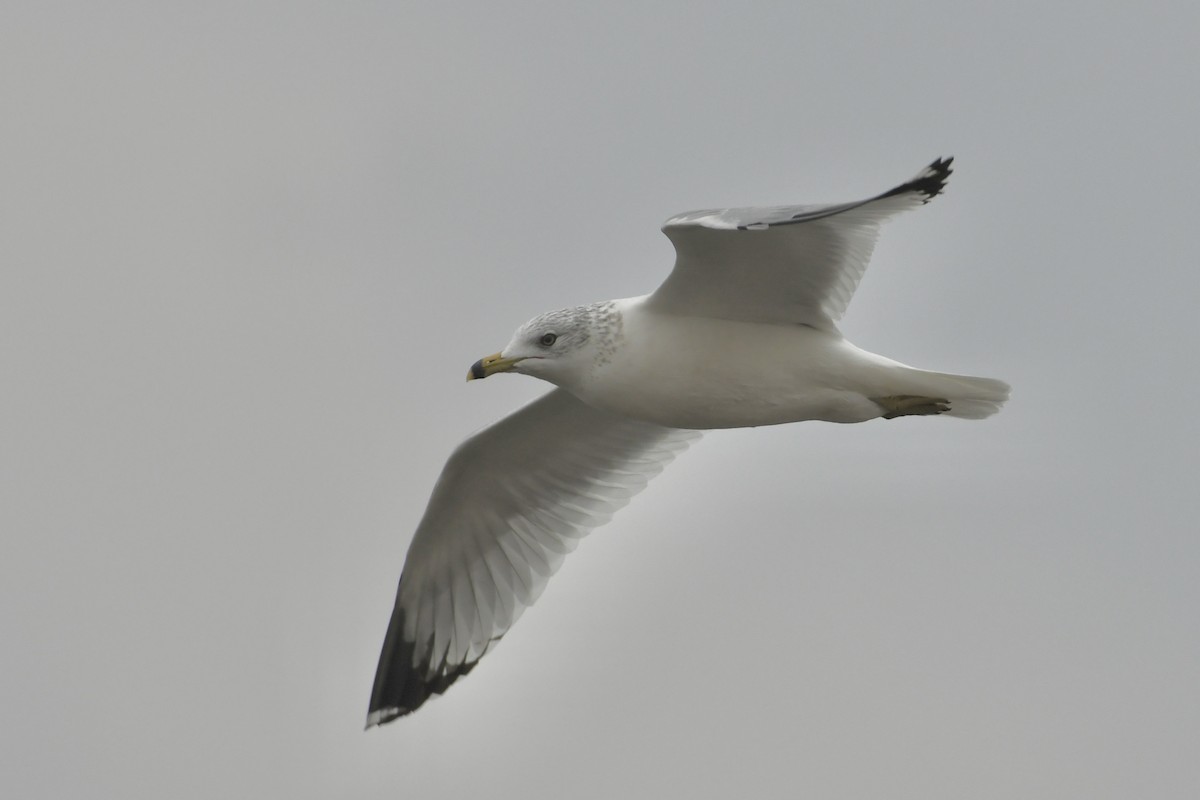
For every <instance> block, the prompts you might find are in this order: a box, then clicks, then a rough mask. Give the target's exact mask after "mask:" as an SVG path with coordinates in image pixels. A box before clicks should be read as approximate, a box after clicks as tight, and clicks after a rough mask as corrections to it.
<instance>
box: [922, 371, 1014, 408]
mask: <svg viewBox="0 0 1200 800" xmlns="http://www.w3.org/2000/svg"><path fill="white" fill-rule="evenodd" d="M916 372H919V373H920V376H919V380H920V385H921V387H922V388H921V391H920V394H924V395H928V396H933V397H944V398H946V399H947V400H949V401H950V410H949V411H947V412H946V416H949V417H960V418H962V419H983V418H985V417H990V416H991V415H992V414H995V413H996V412H997V411H999V410H1000V407H1001V406H1003V405H1004V403H1005V401H1007V400H1008V395H1009V391H1010V390H1009V386H1008V384H1007V383H1005V382H1004V381H998V380H996V379H994V378H976V377H972V376H970V375H951V374H949V373H945V372H925V371H922V370H916Z"/></svg>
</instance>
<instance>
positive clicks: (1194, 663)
mask: <svg viewBox="0 0 1200 800" xmlns="http://www.w3.org/2000/svg"><path fill="white" fill-rule="evenodd" d="M1198 34H1200V11H1197V9H1196V6H1195V4H1194V3H1184V2H1178V3H1158V4H1153V3H1152V4H1141V5H1139V6H1138V7H1137V8H1134V7H1133V4H1117V3H1110V4H1108V6H1107V7H1103V6H1098V5H1096V4H1094V3H1082V2H1069V3H1059V4H1052V7H1050V8H1047V7H1046V4H1044V3H1021V2H1007V3H995V4H964V3H951V2H945V3H921V4H904V3H886V4H885V3H867V4H857V5H852V4H814V3H804V4H797V3H794V2H792V3H740V4H733V3H670V4H669V3H656V4H653V5H651V6H649V7H647V6H646V4H642V3H618V4H614V3H606V4H589V7H587V8H582V7H576V6H574V5H573V4H557V3H506V4H490V3H488V4H485V3H477V4H473V5H472V4H462V5H459V6H456V7H451V5H450V4H446V3H428V4H425V3H403V4H386V3H353V4H351V3H329V4H305V3H294V2H288V3H257V4H245V3H206V4H203V5H201V4H186V5H183V6H180V5H178V4H169V5H168V4H156V3H146V4H121V3H109V4H95V3H61V4H44V3H9V4H7V5H6V6H5V11H4V12H3V20H2V24H0V101H2V102H3V108H4V113H3V114H2V115H0V144H2V145H3V146H2V147H0V186H2V188H0V204H2V207H0V270H2V272H0V353H2V363H3V372H2V375H3V378H2V381H3V392H2V397H3V408H4V413H3V414H2V415H0V469H2V470H3V475H2V477H3V480H2V484H0V492H2V493H3V497H2V501H0V515H2V520H0V522H2V524H3V531H4V534H3V540H2V542H0V548H2V549H0V640H2V641H3V642H4V643H5V644H4V647H3V649H2V651H0V716H2V717H3V720H4V721H3V724H2V725H0V752H3V753H5V758H4V761H5V766H4V769H3V773H4V774H3V777H2V778H0V784H2V785H3V786H4V789H5V793H6V794H7V795H9V796H13V797H18V796H19V797H23V798H41V797H45V798H61V797H89V798H92V797H95V798H162V797H171V798H210V797H255V798H262V797H289V798H325V797H361V798H375V797H379V798H383V797H410V798H412V797H423V798H443V797H444V798H457V797H463V796H479V797H488V798H526V799H528V798H563V797H570V798H598V799H599V798H612V797H631V798H641V797H655V798H657V797H696V798H709V797H712V798H726V797H733V796H739V797H747V796H754V797H797V796H799V797H821V798H863V797H888V798H921V800H929V798H963V797H971V798H1005V799H1006V800H1009V799H1011V798H1015V797H1022V798H1037V797H1053V798H1065V797H1087V798H1089V800H1091V799H1094V798H1129V797H1134V796H1137V797H1154V798H1160V799H1161V798H1192V797H1196V796H1197V795H1200V766H1198V765H1197V763H1196V761H1195V752H1196V744H1197V741H1198V740H1200V688H1198V682H1197V676H1198V675H1200V622H1198V616H1200V615H1198V614H1197V608H1198V607H1200V589H1198V588H1197V587H1198V585H1200V582H1198V581H1197V577H1196V569H1197V563H1200V544H1198V542H1197V536H1196V530H1195V528H1196V525H1195V522H1194V518H1195V516H1196V512H1197V511H1198V508H1197V506H1198V501H1197V498H1196V489H1195V478H1196V452H1197V445H1198V444H1200V442H1198V441H1197V439H1198V437H1197V423H1196V416H1195V410H1194V409H1193V408H1192V403H1193V402H1194V400H1195V398H1196V397H1197V396H1200V379H1198V378H1197V372H1196V364H1197V363H1198V362H1200V336H1197V332H1196V329H1195V326H1194V324H1193V322H1192V319H1193V316H1194V314H1195V305H1196V300H1197V297H1200V269H1198V268H1197V266H1198V263H1200V259H1198V256H1200V253H1198V250H1200V247H1198V246H1197V240H1196V236H1195V227H1196V219H1197V217H1198V211H1200V209H1198V208H1197V205H1198V204H1197V202H1196V199H1195V197H1196V186H1197V185H1198V184H1200V160H1198V159H1197V158H1196V143H1195V140H1196V130H1197V127H1198V125H1197V123H1198V122H1200V116H1198V114H1197V112H1196V108H1195V97H1196V89H1197V86H1198V79H1200V61H1198V60H1197V58H1196V55H1195V50H1194V46H1195V41H1196V38H1197V35H1198ZM938 155H955V156H957V159H958V160H957V162H956V167H957V170H956V173H955V175H954V176H953V178H952V179H951V181H950V186H949V189H948V191H947V194H946V195H945V196H944V197H941V198H939V199H938V200H937V201H935V202H934V203H932V204H930V205H929V206H928V207H926V208H924V209H922V210H921V211H919V212H917V213H913V214H910V215H905V216H903V217H901V218H898V219H897V220H896V221H894V222H893V223H891V224H890V225H889V226H888V227H887V228H885V230H884V235H883V237H882V239H881V243H880V246H879V247H878V248H877V250H876V255H875V259H874V262H873V264H872V267H871V269H870V270H868V272H867V277H866V279H865V281H864V283H863V285H862V287H861V289H860V290H859V292H858V295H857V297H856V298H855V300H854V302H853V303H852V304H851V306H850V311H849V313H848V315H847V317H846V319H845V324H844V326H843V327H844V330H845V332H846V334H847V335H848V337H849V338H851V340H853V341H854V342H856V343H857V344H859V345H860V346H863V347H865V348H867V349H869V350H873V351H876V352H880V353H883V354H885V355H888V356H890V357H893V358H896V359H899V360H901V361H905V362H907V363H910V364H913V365H915V366H920V367H925V368H929V369H937V370H945V371H956V372H967V373H972V374H978V375H986V376H992V377H998V378H1003V379H1004V380H1007V381H1009V382H1010V383H1011V384H1012V385H1013V388H1014V396H1013V400H1012V401H1011V403H1010V404H1009V406H1008V407H1007V408H1006V409H1005V410H1004V412H1003V413H1002V414H1001V415H999V416H998V417H994V418H992V419H990V420H988V421H986V422H982V423H966V422H960V421H957V420H939V419H911V420H900V421H897V422H893V423H883V422H875V423H868V424H864V425H858V426H834V425H823V424H819V423H808V424H802V425H792V426H786V427H778V428H764V429H758V430H745V431H729V432H721V433H717V434H714V435H711V436H709V437H707V438H706V439H705V440H704V441H703V442H702V443H701V444H700V445H698V446H697V447H695V448H694V449H693V450H692V451H690V452H689V453H688V454H687V455H686V456H685V457H683V458H681V459H680V460H679V461H677V462H676V463H675V464H673V465H672V466H671V467H670V468H669V469H668V470H667V471H666V472H665V473H664V474H663V475H662V476H661V477H660V478H658V479H657V480H656V482H655V484H654V485H653V486H652V487H651V489H650V490H649V491H647V492H646V493H645V494H644V495H643V496H641V497H639V498H638V499H637V500H635V501H634V503H633V504H631V506H630V507H629V508H628V509H626V510H625V511H623V512H621V513H620V514H619V515H618V516H617V518H616V520H615V521H614V522H613V523H612V524H610V525H609V526H607V527H605V528H602V529H600V530H599V531H597V532H596V533H595V534H593V535H592V536H591V537H590V538H589V539H587V540H586V541H585V542H584V543H583V544H582V545H581V547H580V548H579V550H578V551H577V552H576V554H575V555H573V556H572V557H571V558H570V559H568V560H567V562H566V564H565V566H564V568H563V569H562V571H561V572H560V574H559V575H558V576H557V577H556V578H555V579H554V580H553V581H551V583H550V586H549V588H548V589H547V591H546V592H545V594H544V595H543V596H542V598H541V600H540V601H539V602H538V604H537V605H536V606H535V607H534V608H533V609H531V610H530V611H529V612H528V613H527V614H526V615H525V616H524V617H523V618H522V619H521V621H520V623H519V624H518V625H517V626H516V627H515V628H514V629H513V630H512V632H511V633H510V634H509V635H508V636H507V637H506V639H505V641H504V642H503V644H502V645H501V646H500V647H499V648H498V649H497V650H496V651H495V652H494V653H493V654H490V655H489V656H488V657H487V658H486V659H485V660H484V661H483V663H482V664H481V665H480V666H479V668H478V669H477V670H475V672H474V673H472V675H471V676H470V677H469V678H468V679H466V680H464V681H462V682H461V683H459V684H457V685H456V686H455V687H454V689H453V690H452V691H450V692H449V693H448V694H447V695H446V696H444V697H442V698H438V699H436V700H434V701H433V702H431V703H430V704H428V705H427V706H426V707H424V708H422V709H421V710H420V712H418V713H417V714H416V715H414V716H412V717H409V718H405V719H402V720H400V721H399V722H397V723H394V724H392V725H389V726H387V727H386V728H383V729H381V730H377V731H371V732H370V733H363V731H362V724H363V719H364V714H365V712H366V704H367V699H368V694H369V690H370V684H371V679H372V676H373V673H374V669H375V662H376V658H377V656H378V653H379V646H380V642H381V640H382V636H383V633H384V628H385V626H386V624H387V620H388V615H389V613H390V610H391V603H392V600H393V596H394V592H395V585H396V580H397V578H398V576H399V572H400V567H401V563H402V559H403V554H404V551H405V549H406V547H407V546H408V541H409V538H410V536H411V532H412V530H413V528H414V526H415V525H416V523H417V521H418V519H419V517H420V514H421V512H422V510H423V508H424V504H425V500H426V498H427V496H428V493H429V491H430V489H431V487H432V484H433V481H434V479H435V478H436V476H437V473H438V471H439V470H440V469H441V467H442V464H443V462H444V460H445V458H446V456H447V455H448V454H449V452H450V450H451V449H452V447H453V446H454V445H455V444H456V443H457V442H458V441H459V440H461V439H462V438H463V437H464V436H465V435H466V434H468V433H470V432H471V431H473V430H475V429H477V428H479V427H480V426H482V425H484V424H486V423H488V422H490V421H491V420H493V419H496V418H498V417H500V416H501V415H503V414H506V413H508V412H509V411H510V410H512V409H514V408H515V407H517V406H518V405H519V404H520V403H521V402H523V401H524V400H526V399H528V398H531V397H534V396H536V395H537V394H538V393H540V392H541V391H543V387H542V386H541V385H539V384H537V383H536V382H535V381H533V380H531V379H525V378H511V379H508V378H505V379H496V380H490V381H486V382H484V383H478V384H473V385H467V384H465V383H464V382H463V376H464V374H465V372H466V368H467V367H468V365H469V364H470V363H471V362H472V361H474V360H475V359H476V358H479V357H480V356H482V355H484V354H486V353H491V352H494V351H495V350H497V349H499V347H500V346H501V345H503V344H504V343H505V342H506V341H507V340H508V337H509V335H510V333H511V331H512V329H513V328H514V327H516V325H517V324H519V323H520V322H522V321H524V320H525V319H526V318H527V317H529V316H531V315H532V314H534V313H536V312H539V311H543V310H547V309H551V308H557V307H562V306H567V305H573V304H576V303H582V302H589V301H593V300H602V299H607V298H611V297H625V296H630V295H636V294H641V293H644V292H646V291H649V290H651V289H653V288H654V287H655V286H656V285H657V284H658V283H659V282H660V281H661V280H662V279H663V278H664V277H665V275H666V273H667V271H668V270H669V267H670V264H671V260H672V251H671V248H670V244H669V242H668V241H667V240H666V238H665V237H663V236H662V235H661V234H660V233H659V231H658V226H659V224H660V223H661V221H662V220H664V219H665V218H667V217H668V216H670V215H672V214H674V213H676V212H680V211H685V210H688V209H692V208H704V207H712V206H724V205H747V204H770V203H788V202H825V201H837V200H851V199H856V198H860V197H864V196H867V195H869V194H871V193H874V192H877V191H880V190H883V189H887V188H889V187H891V186H892V185H894V184H896V183H898V182H900V181H902V180H904V179H906V178H908V177H909V176H911V175H912V174H913V173H915V172H916V171H917V170H918V169H920V168H921V167H922V166H923V165H924V164H926V163H928V162H929V161H930V160H932V159H933V158H934V157H935V156H938Z"/></svg>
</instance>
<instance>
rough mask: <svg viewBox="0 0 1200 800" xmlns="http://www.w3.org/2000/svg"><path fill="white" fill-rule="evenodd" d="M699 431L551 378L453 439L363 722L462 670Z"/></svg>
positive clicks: (411, 703)
mask: <svg viewBox="0 0 1200 800" xmlns="http://www.w3.org/2000/svg"><path fill="white" fill-rule="evenodd" d="M699 436H700V434H699V433H698V432H696V431H686V430H678V429H675V428H664V427H660V426H658V425H652V424H649V423H645V422H638V421H636V420H631V419H626V418H623V417H619V416H616V415H613V414H609V413H607V412H604V411H600V410H598V409H595V408H592V407H591V406H588V405H586V404H584V403H583V402H582V401H580V400H578V399H576V398H575V397H574V396H573V395H571V394H570V393H568V392H566V391H564V390H562V389H555V390H554V391H551V392H550V393H548V394H546V395H543V396H542V397H541V398H539V399H537V400H535V401H533V402H532V403H530V404H529V405H527V406H525V407H524V408H521V409H519V410H518V411H516V412H514V413H513V414H510V415H509V416H508V417H506V418H504V419H502V420H500V421H499V422H497V423H496V424H494V425H492V426H491V427H489V428H485V429H484V430H483V431H481V432H479V433H477V434H475V435H474V436H472V437H471V438H470V439H467V440H466V441H465V442H463V443H462V444H461V445H460V446H459V447H458V449H457V450H455V451H454V454H453V455H451V456H450V460H449V461H447V462H446V466H445V468H443V470H442V474H441V477H440V478H439V479H438V482H437V485H436V486H435V487H434V490H433V496H432V497H431V498H430V500H429V506H428V508H426V510H425V516H424V518H423V519H422V520H421V523H420V525H419V526H418V527H417V532H416V534H415V536H414V537H413V541H412V544H411V545H410V546H409V548H408V556H407V558H406V560H405V563H404V571H403V574H402V575H401V577H400V588H399V590H398V592H397V595H396V606H395V609H394V610H393V611H392V619H391V623H390V624H389V625H388V630H387V636H386V638H385V639H384V642H383V652H382V654H381V655H380V657H379V667H378V670H377V672H376V675H375V687H374V690H373V691H372V693H371V705H370V709H369V711H368V715H367V727H371V726H372V725H379V724H382V723H385V722H388V721H389V720H392V719H394V718H396V717H399V716H402V715H404V714H407V713H409V712H411V711H413V710H415V709H416V708H418V707H419V706H420V705H421V704H422V703H424V702H425V701H426V700H427V699H428V698H429V696H430V695H431V694H440V693H441V692H444V691H445V690H446V689H447V687H449V686H450V684H452V683H453V682H454V681H455V680H457V679H458V678H460V677H462V676H463V675H466V674H467V673H468V672H470V671H471V669H472V668H473V667H474V666H475V664H476V663H477V662H478V661H479V659H480V658H482V657H483V655H484V654H485V653H486V652H487V651H488V650H489V649H490V648H491V647H492V646H493V645H494V644H495V643H496V642H497V641H498V640H499V639H500V637H501V636H503V635H504V633H505V632H506V631H507V630H508V629H509V628H510V627H512V625H513V623H514V622H516V621H517V618H518V617H519V616H521V613H522V612H523V611H524V610H525V609H526V608H528V607H529V606H530V605H531V604H532V603H533V601H534V600H536V599H537V596H538V595H539V594H541V591H542V589H543V588H545V586H546V582H547V581H548V580H549V578H550V576H551V575H552V574H554V571H555V570H557V569H558V566H559V564H560V563H561V562H562V560H563V558H564V556H566V554H567V553H569V552H570V551H571V550H573V549H574V548H575V545H576V544H577V543H578V541H579V539H580V538H582V537H583V536H584V535H585V534H587V533H588V532H589V531H591V530H592V529H593V528H595V527H597V526H599V525H603V524H604V523H605V522H607V521H608V520H609V518H610V517H611V515H612V514H613V512H615V511H616V510H617V509H619V508H621V507H622V506H624V505H625V504H626V503H627V502H629V500H630V498H632V497H633V496H634V495H635V494H637V493H638V492H640V491H641V490H642V489H644V488H645V487H646V483H647V482H648V481H649V480H650V479H651V478H652V477H654V476H655V475H657V474H658V473H659V472H660V471H661V470H662V468H663V467H664V466H666V465H667V463H669V462H670V461H671V460H672V459H673V458H674V457H675V456H676V455H677V454H678V453H680V452H681V451H683V450H684V449H686V448H687V446H688V444H689V443H690V442H692V441H694V440H695V439H697V438H699Z"/></svg>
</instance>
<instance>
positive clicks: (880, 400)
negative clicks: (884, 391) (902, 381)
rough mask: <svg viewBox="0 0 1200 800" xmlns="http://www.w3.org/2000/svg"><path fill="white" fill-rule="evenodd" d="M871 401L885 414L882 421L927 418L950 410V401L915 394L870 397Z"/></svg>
mask: <svg viewBox="0 0 1200 800" xmlns="http://www.w3.org/2000/svg"><path fill="white" fill-rule="evenodd" d="M871 400H872V401H873V402H874V403H876V404H877V405H878V406H880V407H881V408H883V410H884V411H885V412H886V413H885V414H884V415H883V418H884V419H895V418H896V417H907V416H911V415H917V416H929V415H931V414H944V413H946V412H947V411H949V410H950V401H949V400H947V399H946V398H944V397H922V396H921V395H916V394H892V395H888V396H887V397H872V398H871Z"/></svg>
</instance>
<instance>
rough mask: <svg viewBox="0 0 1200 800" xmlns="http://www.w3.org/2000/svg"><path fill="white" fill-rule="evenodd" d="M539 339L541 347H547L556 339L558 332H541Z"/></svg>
mask: <svg viewBox="0 0 1200 800" xmlns="http://www.w3.org/2000/svg"><path fill="white" fill-rule="evenodd" d="M540 341H541V343H542V346H543V347H549V346H550V345H552V344H554V343H555V342H557V341H558V334H557V333H546V334H543V335H542V338H541V340H540Z"/></svg>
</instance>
